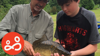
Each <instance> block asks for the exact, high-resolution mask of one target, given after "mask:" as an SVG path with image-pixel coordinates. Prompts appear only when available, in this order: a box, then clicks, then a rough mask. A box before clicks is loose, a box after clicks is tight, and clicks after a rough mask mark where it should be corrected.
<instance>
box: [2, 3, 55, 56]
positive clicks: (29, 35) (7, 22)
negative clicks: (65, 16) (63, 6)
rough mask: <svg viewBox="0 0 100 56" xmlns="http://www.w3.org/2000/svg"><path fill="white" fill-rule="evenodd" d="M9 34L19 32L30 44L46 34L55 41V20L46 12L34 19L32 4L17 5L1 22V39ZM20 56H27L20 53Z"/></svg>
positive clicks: (42, 11)
mask: <svg viewBox="0 0 100 56" xmlns="http://www.w3.org/2000/svg"><path fill="white" fill-rule="evenodd" d="M8 32H17V33H19V34H21V35H22V37H23V38H24V40H27V41H29V42H30V43H33V42H34V41H35V40H38V39H40V38H41V37H42V35H44V34H46V36H47V38H48V39H49V40H53V20H52V17H51V16H50V15H49V14H48V13H47V12H45V11H44V10H41V12H40V13H39V14H38V15H37V16H34V17H33V16H32V11H31V8H30V4H22V5H15V6H13V7H12V8H11V9H10V10H9V12H8V14H7V15H6V16H5V17H4V18H3V20H2V21H1V22H0V39H1V38H2V37H3V36H4V35H5V34H7V33H8ZM9 38H10V37H9ZM18 56H25V55H23V54H21V53H20V54H18Z"/></svg>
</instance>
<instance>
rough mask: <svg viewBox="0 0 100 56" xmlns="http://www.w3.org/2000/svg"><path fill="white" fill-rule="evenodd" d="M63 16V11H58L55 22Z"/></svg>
mask: <svg viewBox="0 0 100 56" xmlns="http://www.w3.org/2000/svg"><path fill="white" fill-rule="evenodd" d="M63 14H64V11H63V10H61V11H59V12H58V14H57V20H58V19H60V17H61V16H62V15H63Z"/></svg>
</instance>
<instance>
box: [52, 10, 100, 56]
mask: <svg viewBox="0 0 100 56" xmlns="http://www.w3.org/2000/svg"><path fill="white" fill-rule="evenodd" d="M91 11H92V12H94V13H95V16H96V19H97V21H100V8H99V9H96V10H91ZM51 16H52V18H53V21H54V33H55V29H56V16H57V14H55V15H51ZM98 31H99V33H100V29H99V30H98ZM55 40H56V39H55V38H53V41H55ZM95 56H100V43H99V44H98V49H97V51H96V52H95Z"/></svg>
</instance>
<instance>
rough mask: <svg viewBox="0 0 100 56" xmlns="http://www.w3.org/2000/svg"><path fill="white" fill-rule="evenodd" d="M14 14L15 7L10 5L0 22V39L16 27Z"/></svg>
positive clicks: (15, 13)
mask: <svg viewBox="0 0 100 56" xmlns="http://www.w3.org/2000/svg"><path fill="white" fill-rule="evenodd" d="M16 15H17V12H15V7H12V8H11V9H10V10H9V12H8V13H7V14H6V16H5V17H4V18H3V19H2V21H1V22H0V40H1V39H2V38H3V36H4V35H5V34H7V33H8V32H11V31H14V30H15V27H16V21H15V19H16Z"/></svg>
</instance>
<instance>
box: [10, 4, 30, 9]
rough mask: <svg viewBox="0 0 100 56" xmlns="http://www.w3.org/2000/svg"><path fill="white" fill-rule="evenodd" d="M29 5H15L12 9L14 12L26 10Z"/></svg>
mask: <svg viewBox="0 0 100 56" xmlns="http://www.w3.org/2000/svg"><path fill="white" fill-rule="evenodd" d="M28 6H29V4H18V5H14V6H13V7H12V8H11V9H13V10H19V9H24V7H28Z"/></svg>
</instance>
